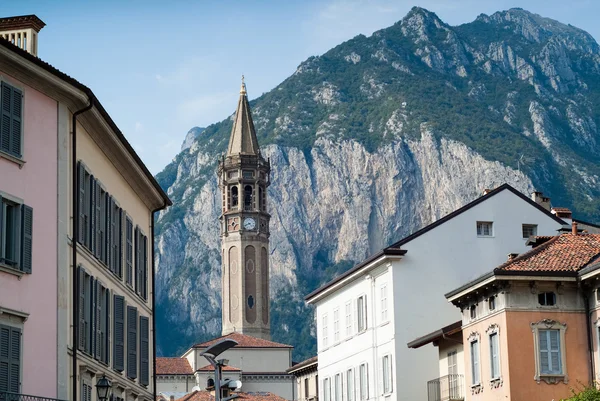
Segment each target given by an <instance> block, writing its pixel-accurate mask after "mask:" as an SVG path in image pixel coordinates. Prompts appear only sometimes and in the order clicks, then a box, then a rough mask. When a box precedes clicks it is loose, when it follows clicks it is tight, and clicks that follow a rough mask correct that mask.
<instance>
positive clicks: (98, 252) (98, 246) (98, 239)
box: [95, 180, 104, 260]
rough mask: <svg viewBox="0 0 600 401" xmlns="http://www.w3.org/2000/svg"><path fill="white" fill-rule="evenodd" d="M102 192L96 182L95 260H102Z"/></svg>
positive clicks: (98, 182)
mask: <svg viewBox="0 0 600 401" xmlns="http://www.w3.org/2000/svg"><path fill="white" fill-rule="evenodd" d="M102 195H103V191H102V187H101V186H100V181H98V180H96V216H95V227H96V252H95V255H96V258H98V259H100V260H102V239H103V233H104V230H103V229H102V209H103V207H102V201H103V196H102Z"/></svg>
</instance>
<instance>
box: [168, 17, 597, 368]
mask: <svg viewBox="0 0 600 401" xmlns="http://www.w3.org/2000/svg"><path fill="white" fill-rule="evenodd" d="M236 86H237V84H236ZM249 90H250V93H252V88H251V86H249ZM599 101H600V51H599V48H598V44H597V43H596V42H595V41H594V39H593V38H592V37H591V36H590V35H589V34H587V33H586V32H584V31H582V30H580V29H578V28H575V27H573V26H570V25H564V24H561V23H559V22H557V21H553V20H550V19H547V18H543V17H540V16H538V15H535V14H532V13H529V12H527V11H525V10H522V9H511V10H508V11H503V12H498V13H495V14H493V15H490V16H488V15H480V16H479V17H478V18H477V19H476V20H475V21H473V22H471V23H467V24H464V25H460V26H449V25H448V24H446V23H444V22H443V21H441V20H440V19H439V18H438V17H437V16H436V15H435V14H434V13H432V12H429V11H427V10H424V9H422V8H413V9H412V10H411V11H410V12H409V13H408V15H406V17H404V18H403V19H402V20H401V21H399V22H397V23H396V24H394V25H393V26H391V27H389V28H386V29H382V30H380V31H377V32H375V33H374V34H373V35H371V36H370V37H365V36H363V35H359V36H357V37H355V38H353V39H352V40H349V41H347V42H344V43H342V44H340V45H339V46H337V47H335V48H333V49H331V50H330V51H328V52H327V53H325V54H323V55H321V56H318V57H310V58H309V59H307V60H306V61H304V62H303V63H301V64H300V66H299V67H298V68H297V70H296V71H295V72H294V73H293V74H292V75H291V76H290V77H289V78H287V79H286V80H285V81H283V82H282V83H281V84H280V85H278V86H277V87H276V88H275V89H273V90H272V91H270V92H268V93H266V94H264V95H262V96H261V97H260V98H258V99H256V100H255V101H253V102H251V106H252V109H253V116H254V122H255V125H256V129H257V133H258V137H259V141H260V143H261V146H262V149H263V153H264V154H265V155H266V156H268V157H269V158H270V160H271V166H272V173H271V175H272V185H271V186H270V187H269V197H270V206H269V212H270V213H271V214H272V219H271V232H272V234H271V249H272V254H271V266H272V267H271V277H272V279H271V305H272V337H273V339H274V340H275V341H279V342H284V343H290V344H292V345H294V346H295V347H296V350H295V355H294V357H295V359H297V360H300V359H302V358H304V357H307V356H309V355H310V354H314V353H315V342H314V336H315V333H314V318H313V316H312V310H311V309H310V308H308V307H307V306H305V305H304V302H303V296H304V295H305V294H307V293H308V292H310V291H311V290H313V289H314V288H316V287H317V286H319V285H320V284H322V283H323V282H324V281H326V280H328V279H330V278H332V277H333V276H335V275H336V274H339V273H340V272H341V271H344V270H346V269H347V268H349V267H350V266H352V265H353V264H354V263H356V262H359V261H361V260H363V259H364V258H365V257H367V256H368V255H370V254H372V253H373V252H375V251H377V250H378V249H380V248H382V247H383V246H385V245H387V244H390V243H392V242H393V241H396V240H399V239H400V238H402V237H404V236H406V235H408V234H410V233H411V232H414V231H415V230H417V229H419V228H420V227H422V226H424V225H426V224H429V223H431V222H432V221H434V220H436V219H439V218H440V217H442V216H443V215H445V214H447V213H449V212H451V211H452V210H454V209H456V208H458V207H460V206H462V205H464V204H465V203H467V202H469V201H471V200H473V199H474V198H476V197H478V196H479V195H480V194H481V192H482V190H483V189H484V188H491V187H495V186H498V185H500V184H502V183H505V182H507V183H509V184H511V185H513V186H514V187H516V188H517V189H519V190H520V191H522V192H524V193H530V192H531V191H532V190H533V189H534V188H535V189H537V190H541V191H544V192H545V193H546V194H547V195H550V196H551V197H552V200H553V203H554V204H555V205H560V206H565V207H569V208H572V209H574V210H576V211H577V215H578V217H580V218H582V219H589V220H598V219H599V218H600V209H599V206H600V204H599V199H600V198H599V195H600V186H599V185H598V182H599V175H600V167H599V164H598V162H599V161H600V143H599V142H600V138H599V137H598V128H597V127H598V124H600V109H599V108H598V107H595V105H596V104H598V103H599ZM232 107H233V105H232ZM231 125H232V121H231V118H229V119H226V120H224V121H221V122H219V123H216V124H214V125H211V126H209V127H207V128H206V130H205V131H204V132H202V135H200V136H198V137H197V138H196V139H195V141H194V142H193V144H192V145H191V147H190V148H188V149H186V150H184V151H182V152H181V153H180V154H179V155H178V156H177V157H176V158H175V159H174V161H173V162H172V163H171V164H170V165H168V166H167V167H166V168H165V169H164V171H162V172H161V173H160V174H158V176H157V179H158V180H159V182H160V183H161V185H162V186H163V187H164V188H165V189H166V190H167V191H168V194H169V195H170V196H171V198H172V199H173V201H174V206H172V207H171V208H170V209H168V210H167V211H165V212H161V214H160V215H159V216H158V220H157V226H156V244H157V255H156V256H157V261H158V262H157V264H156V288H157V322H158V325H157V335H158V351H159V353H161V354H163V355H173V354H176V353H178V352H179V351H181V350H183V349H185V348H186V347H188V346H189V345H190V344H192V343H193V342H194V341H200V340H204V339H207V338H210V337H212V336H215V335H217V334H219V333H220V317H221V315H220V283H221V281H220V239H219V226H218V216H219V214H220V210H221V201H220V193H219V191H218V188H217V182H216V163H217V160H218V158H219V157H220V155H221V154H222V153H223V152H224V150H225V146H226V143H227V141H228V138H229V132H230V130H231Z"/></svg>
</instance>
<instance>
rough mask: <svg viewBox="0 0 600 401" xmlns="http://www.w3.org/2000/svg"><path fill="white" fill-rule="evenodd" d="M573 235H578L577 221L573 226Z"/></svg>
mask: <svg viewBox="0 0 600 401" xmlns="http://www.w3.org/2000/svg"><path fill="white" fill-rule="evenodd" d="M571 234H573V235H577V222H576V221H574V222H573V223H572V224H571Z"/></svg>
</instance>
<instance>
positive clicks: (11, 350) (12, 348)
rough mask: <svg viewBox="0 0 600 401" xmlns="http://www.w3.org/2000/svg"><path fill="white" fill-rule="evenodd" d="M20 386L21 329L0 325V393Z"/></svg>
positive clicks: (15, 389) (15, 390) (16, 391)
mask: <svg viewBox="0 0 600 401" xmlns="http://www.w3.org/2000/svg"><path fill="white" fill-rule="evenodd" d="M20 386H21V329H19V328H16V327H11V326H4V325H0V392H4V391H8V392H11V393H18V392H19V389H20Z"/></svg>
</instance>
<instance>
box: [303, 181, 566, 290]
mask: <svg viewBox="0 0 600 401" xmlns="http://www.w3.org/2000/svg"><path fill="white" fill-rule="evenodd" d="M505 190H506V191H510V192H512V193H513V194H515V195H516V196H518V197H519V198H521V199H522V200H523V201H525V202H527V203H529V204H530V205H531V206H533V207H535V208H536V209H538V210H539V211H541V212H542V213H544V214H545V215H546V216H548V217H549V218H551V219H553V220H554V221H556V222H557V223H559V224H561V225H565V224H566V223H565V221H563V220H562V219H561V218H559V217H557V216H556V215H554V214H552V213H550V211H549V210H548V209H546V208H544V207H543V206H541V205H539V204H537V203H536V202H535V201H533V200H531V199H530V198H528V197H527V196H525V195H523V194H522V193H521V192H519V191H517V190H516V189H515V188H513V187H512V186H510V185H509V184H502V185H500V186H499V187H498V188H496V189H494V190H493V191H490V192H488V193H486V194H485V195H482V196H480V197H479V198H477V199H475V200H474V201H472V202H470V203H467V204H466V205H465V206H463V207H461V208H459V209H456V210H455V211H453V212H452V213H450V214H447V215H446V216H444V217H442V218H441V219H439V220H436V221H435V222H433V223H431V224H429V225H428V226H425V227H423V228H422V229H420V230H418V231H416V232H414V233H412V234H410V235H409V236H407V237H404V238H403V239H401V240H400V241H398V242H396V243H394V244H392V245H390V246H389V247H387V248H384V249H383V250H382V251H381V252H379V253H377V254H375V255H373V256H372V257H370V258H368V259H366V260H365V261H363V262H361V263H359V264H358V265H356V266H354V267H352V268H351V269H350V270H347V271H346V272H344V273H342V274H341V275H339V276H338V277H336V278H334V279H333V280H331V281H329V282H328V283H326V284H324V285H322V286H321V287H319V288H317V289H316V290H314V291H312V292H311V293H310V294H308V295H307V296H305V297H304V299H305V300H307V301H308V300H309V299H310V298H313V297H314V296H316V295H318V294H319V293H321V292H323V291H325V290H326V289H328V288H329V287H332V286H333V285H335V284H336V283H338V282H339V281H341V280H343V279H344V278H345V277H347V276H349V275H351V274H352V273H354V272H356V271H358V270H360V269H361V268H363V267H364V266H366V265H368V264H369V263H371V262H372V261H374V260H376V259H378V258H379V257H381V256H382V255H385V254H387V253H386V252H390V251H392V250H396V251H403V252H404V253H406V250H401V249H400V248H401V247H402V245H405V244H407V243H409V242H410V241H412V240H414V239H416V238H418V237H420V236H421V235H423V234H425V233H427V232H429V231H431V230H433V229H434V228H436V227H438V226H440V225H442V224H444V223H445V222H447V221H448V220H451V219H453V218H454V217H456V216H458V215H460V214H462V213H464V212H466V211H467V210H469V209H471V208H473V207H475V206H477V205H478V204H480V203H482V202H484V201H486V200H488V199H489V198H491V197H493V196H495V195H497V194H499V193H501V192H502V191H505Z"/></svg>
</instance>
